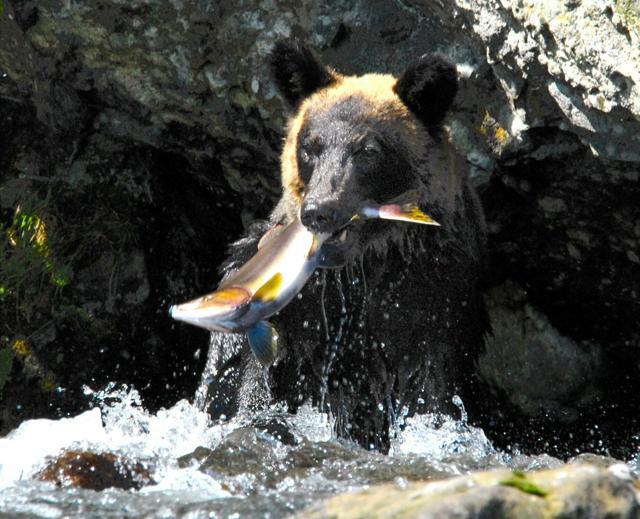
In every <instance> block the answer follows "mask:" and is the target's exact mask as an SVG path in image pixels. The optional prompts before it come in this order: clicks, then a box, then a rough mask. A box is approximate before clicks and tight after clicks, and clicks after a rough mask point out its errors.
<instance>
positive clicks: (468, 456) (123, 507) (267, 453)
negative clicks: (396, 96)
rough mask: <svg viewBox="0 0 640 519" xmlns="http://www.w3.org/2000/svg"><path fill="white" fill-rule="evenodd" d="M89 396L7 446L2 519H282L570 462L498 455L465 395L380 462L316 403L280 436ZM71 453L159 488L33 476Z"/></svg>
mask: <svg viewBox="0 0 640 519" xmlns="http://www.w3.org/2000/svg"><path fill="white" fill-rule="evenodd" d="M86 393H87V395H88V396H89V397H90V398H92V399H93V400H94V402H95V404H96V405H95V407H94V408H93V409H92V410H89V411H86V412H84V413H81V414H79V415H77V416H74V417H70V418H62V419H59V420H45V419H40V420H29V421H25V422H24V423H22V424H21V425H20V426H19V427H18V428H17V429H15V430H14V431H12V432H11V433H10V434H9V435H7V436H6V437H5V438H2V439H0V518H5V517H6V518H9V517H10V518H20V517H42V518H58V517H60V518H61V517H83V518H92V517H95V518H104V517H149V518H162V517H167V518H170V517H171V518H172V517H187V518H201V517H202V518H204V517H228V518H232V517H247V516H249V517H274V518H276V517H283V516H286V515H288V514H291V513H295V512H299V511H302V510H304V509H305V508H306V507H308V506H310V505H312V504H314V503H316V502H318V501H320V500H322V499H324V498H327V497H329V496H331V495H335V494H337V493H341V492H345V491H349V490H357V489H360V488H363V487H365V486H367V485H371V484H375V483H379V482H393V483H395V485H398V486H399V487H402V486H404V485H406V484H407V482H408V481H412V480H428V479H431V480H433V479H442V478H447V477H452V476H456V475H460V474H465V473H468V472H470V471H475V470H485V469H490V468H498V467H502V468H504V467H509V468H512V469H521V470H532V469H537V468H550V467H556V466H559V465H562V462H561V461H560V460H558V459H556V458H553V457H551V456H547V455H538V456H526V455H522V454H518V453H506V452H500V451H497V450H496V449H495V448H493V446H492V445H491V443H490V441H489V440H488V439H487V437H486V436H485V434H484V432H483V431H482V430H481V429H478V428H475V427H472V426H470V425H468V424H467V423H466V417H465V412H464V406H463V403H462V402H461V401H460V400H459V399H457V398H455V401H454V403H456V405H457V406H458V407H459V409H460V416H459V418H458V419H452V418H449V417H444V416H437V415H423V416H416V417H412V418H407V419H406V420H405V422H404V428H402V429H400V428H399V429H398V430H397V432H396V436H395V438H394V439H393V442H392V448H391V452H390V453H389V455H381V454H379V453H376V452H371V451H367V450H364V449H362V448H361V447H358V446H357V445H355V444H351V443H348V442H345V441H341V440H340V441H339V440H337V439H336V438H335V437H334V435H333V434H332V427H331V418H330V417H328V416H327V415H325V414H322V413H319V412H318V411H317V410H316V409H314V408H312V407H311V406H310V405H305V406H303V407H302V408H301V409H300V410H299V411H298V413H297V414H296V415H291V414H289V413H287V411H286V409H283V408H278V407H274V408H271V409H269V410H268V411H267V412H266V413H265V416H264V417H263V418H264V420H263V421H264V422H265V423H268V422H270V423H276V424H280V425H281V428H280V429H278V428H277V427H276V428H275V429H274V428H271V429H270V431H271V433H268V432H265V431H264V430H260V429H259V428H255V427H252V426H250V425H248V423H249V419H248V418H245V417H242V416H239V417H236V418H234V419H232V420H230V421H226V422H223V423H221V422H212V421H211V420H210V419H209V417H208V416H207V414H206V413H205V412H203V411H202V410H201V409H199V408H198V407H196V406H195V405H194V404H192V403H190V402H188V401H186V400H182V401H180V402H178V403H176V404H175V405H174V406H173V407H171V408H170V409H163V410H160V411H159V412H158V413H156V414H151V413H149V412H148V411H146V410H145V409H144V407H143V406H142V405H141V401H140V397H139V395H138V393H137V391H136V390H135V389H133V388H127V387H115V386H113V385H111V386H109V387H107V388H106V389H104V390H102V391H93V390H91V389H90V388H86ZM252 418H253V419H254V420H255V417H252ZM252 423H256V422H255V421H253V422H252ZM278 430H280V431H282V434H279V433H278ZM70 449H73V450H90V451H93V452H111V453H117V454H119V455H122V456H123V457H124V458H126V459H129V460H132V461H135V462H140V463H142V464H143V465H144V466H145V467H146V468H147V469H148V470H149V473H150V476H151V479H152V484H149V485H147V486H144V487H143V488H141V489H139V490H122V489H117V488H108V489H106V490H102V491H99V492H98V491H94V490H87V489H82V488H75V487H72V486H65V485H64V484H63V485H62V486H61V487H57V486H55V485H54V484H53V483H51V482H44V481H38V480H34V479H33V478H34V475H36V474H37V473H38V472H39V471H41V470H42V468H43V466H44V465H45V464H46V463H47V460H50V459H51V457H55V456H56V455H59V454H60V452H62V451H63V450H70ZM628 465H629V468H630V469H631V471H633V472H635V473H637V472H638V469H639V468H640V467H639V463H638V460H635V461H633V462H630V463H629V464H628Z"/></svg>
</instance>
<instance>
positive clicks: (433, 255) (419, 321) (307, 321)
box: [209, 40, 488, 451]
mask: <svg viewBox="0 0 640 519" xmlns="http://www.w3.org/2000/svg"><path fill="white" fill-rule="evenodd" d="M271 68H272V71H273V75H274V78H275V81H276V84H277V85H278V88H279V90H280V93H281V95H282V97H283V98H284V100H285V101H286V102H287V103H288V106H289V107H290V109H291V110H292V116H291V119H290V121H289V125H288V130H287V135H286V139H285V143H284V149H283V152H282V161H281V163H282V182H283V195H282V198H281V200H280V202H279V203H278V204H277V206H276V207H275V209H274V210H273V212H272V214H271V215H270V218H269V219H268V221H266V222H257V223H256V224H254V226H253V227H252V228H251V229H250V230H249V232H248V233H247V235H246V236H245V237H244V238H242V239H241V240H239V241H238V242H237V243H235V244H234V245H232V247H231V251H230V256H229V261H228V262H227V263H226V264H225V266H224V268H223V271H224V272H225V273H228V272H230V271H232V270H234V269H236V268H238V267H239V266H240V265H242V264H243V263H244V262H245V261H246V260H248V259H249V258H250V257H251V256H252V255H253V254H255V252H256V251H257V242H258V241H259V239H260V237H261V236H262V235H263V234H264V232H266V231H267V230H268V229H269V228H270V227H272V226H273V225H276V224H279V223H285V224H286V223H288V222H290V221H291V220H292V219H293V218H298V217H299V218H301V219H302V221H303V223H304V224H305V225H306V226H307V227H308V228H310V229H312V230H314V231H318V232H329V233H333V232H335V233H336V237H335V238H334V239H333V242H334V244H335V245H336V247H337V250H338V251H339V255H338V256H339V259H340V261H339V264H342V265H343V266H342V267H341V268H335V269H322V270H319V271H317V272H316V273H315V274H314V275H313V276H312V278H311V279H310V280H309V282H308V283H307V285H306V286H305V287H304V289H303V290H302V291H301V293H300V294H299V296H298V297H297V298H295V299H294V300H293V301H292V302H291V303H290V304H289V305H288V306H287V307H286V308H285V309H283V310H282V311H281V312H280V313H279V314H278V315H276V316H274V317H273V318H272V319H271V322H272V323H273V324H274V325H275V326H276V327H277V329H278V331H279V334H280V338H281V350H280V352H279V354H278V360H277V361H276V363H275V365H273V366H272V367H271V368H269V369H268V372H265V370H263V369H262V368H261V367H260V366H259V364H258V363H257V361H256V360H255V359H254V358H253V357H252V355H251V352H250V350H249V348H248V345H247V344H246V338H245V336H244V334H221V333H214V334H213V336H212V345H211V351H210V358H209V367H210V368H211V367H213V368H215V369H214V371H213V373H214V375H213V377H212V381H211V384H210V386H209V399H210V402H211V407H210V412H211V413H212V414H213V415H220V414H225V415H227V416H229V415H230V414H234V413H237V412H240V411H243V412H244V411H250V412H255V411H256V410H259V409H260V408H261V407H263V406H267V405H269V404H270V403H274V402H285V403H286V404H287V406H288V409H289V410H290V411H293V412H295V410H296V408H297V407H298V406H300V405H301V404H302V403H304V402H306V401H310V402H312V403H313V404H315V405H318V406H321V407H322V408H323V409H324V410H329V411H330V412H331V415H332V416H333V417H334V418H335V420H336V431H337V433H338V434H339V435H340V436H341V437H346V438H351V439H353V440H355V441H357V442H358V443H360V444H361V445H363V446H365V447H374V448H378V449H380V450H383V451H384V450H386V449H388V446H389V433H390V431H391V430H392V429H393V427H394V426H395V425H396V421H397V420H398V419H399V418H400V417H401V416H403V415H405V414H407V413H409V414H411V413H416V412H429V411H435V410H439V411H444V412H453V411H456V412H457V410H455V408H454V407H453V406H452V398H453V396H454V395H459V396H460V397H462V399H463V402H464V403H465V405H466V407H467V410H468V411H469V413H470V415H471V417H472V418H473V413H474V409H475V404H476V403H478V404H479V403H480V402H479V400H480V396H479V394H478V385H477V384H478V381H477V375H476V360H477V358H478V355H479V354H480V352H481V351H482V350H483V347H484V346H483V344H484V341H483V338H484V334H485V333H486V332H487V331H488V322H487V319H486V313H485V309H484V305H483V302H482V297H481V287H480V283H481V278H482V274H483V269H484V262H485V247H486V245H485V229H484V219H483V215H482V210H481V208H480V205H479V202H478V200H477V198H476V195H475V193H474V191H473V189H472V188H471V186H470V184H469V180H468V172H467V167H466V164H465V162H464V160H463V159H461V158H460V157H459V156H458V155H457V154H456V152H455V150H454V149H453V147H452V145H451V144H450V142H449V139H448V136H447V132H446V129H445V128H444V127H443V120H444V118H445V116H446V113H447V111H448V110H449V108H450V107H451V104H452V102H453V99H454V97H455V94H456V91H457V74H456V70H455V66H454V65H453V64H452V63H451V62H450V61H449V60H448V59H447V58H445V57H444V56H442V55H439V54H426V55H424V56H422V57H420V58H419V59H418V60H417V61H416V62H415V63H413V64H412V65H410V66H409V67H408V68H407V69H406V71H405V72H404V73H403V74H402V75H401V76H400V77H399V78H394V77H393V76H391V75H388V74H367V75H364V76H359V77H355V76H343V75H341V74H339V73H338V72H336V71H335V70H332V69H330V68H328V67H325V66H324V65H322V64H321V63H320V62H319V61H318V60H317V59H316V58H315V56H314V55H313V54H312V53H311V52H310V51H309V50H308V49H306V48H305V47H304V46H303V45H301V44H300V43H299V42H298V41H295V40H294V41H285V42H281V43H278V44H277V45H276V46H275V48H274V50H273V51H272V54H271ZM408 192H409V193H415V194H416V196H417V197H418V199H419V204H420V206H421V208H422V209H423V210H424V211H425V212H426V213H427V214H428V215H429V216H431V217H432V218H434V219H435V220H436V221H438V222H439V223H440V225H441V226H440V227H433V226H422V225H416V224H409V223H398V222H386V221H380V220H375V221H366V222H356V223H354V224H351V225H349V226H347V227H346V228H347V235H346V236H345V235H342V234H341V233H342V228H344V224H345V223H346V222H347V221H348V219H349V218H350V217H351V216H352V215H353V214H354V213H355V212H357V208H358V207H359V206H360V205H362V203H363V202H365V201H370V200H373V201H376V202H378V203H386V202H388V201H390V200H392V199H394V198H395V197H398V196H400V197H402V196H403V194H406V193H408Z"/></svg>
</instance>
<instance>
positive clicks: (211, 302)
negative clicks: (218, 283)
mask: <svg viewBox="0 0 640 519" xmlns="http://www.w3.org/2000/svg"><path fill="white" fill-rule="evenodd" d="M250 303H251V293H250V292H249V291H248V290H246V289H245V288H242V287H239V286H233V287H227V288H224V289H221V290H217V291H215V292H212V293H211V294H207V295H204V296H202V297H198V298H196V299H193V300H191V301H187V302H186V303H182V304H179V305H173V306H171V308H170V309H169V314H170V315H171V317H172V318H173V319H176V320H177V321H183V322H185V323H189V324H192V325H194V326H198V327H200V328H205V329H207V330H210V331H221V332H237V331H241V330H239V329H237V327H236V325H235V324H234V323H235V321H236V320H237V319H239V318H240V317H242V316H243V315H244V314H245V313H246V312H247V311H248V309H249V304H250Z"/></svg>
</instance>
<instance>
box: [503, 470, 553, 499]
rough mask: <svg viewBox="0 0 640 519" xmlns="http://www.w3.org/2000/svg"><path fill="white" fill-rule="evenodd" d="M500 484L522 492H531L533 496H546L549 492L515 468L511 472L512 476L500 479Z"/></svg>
mask: <svg viewBox="0 0 640 519" xmlns="http://www.w3.org/2000/svg"><path fill="white" fill-rule="evenodd" d="M500 484H501V485H503V486H506V487H513V488H517V489H518V490H520V491H521V492H524V493H526V494H531V495H532V496H539V497H545V496H546V495H547V494H548V492H547V491H546V490H543V489H541V488H540V487H539V486H538V485H536V484H535V483H533V482H531V481H529V480H528V479H527V475H526V474H525V473H524V472H522V471H519V470H514V471H513V472H512V473H511V477H510V478H507V479H503V480H502V481H500Z"/></svg>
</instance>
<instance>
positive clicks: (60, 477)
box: [34, 450, 154, 491]
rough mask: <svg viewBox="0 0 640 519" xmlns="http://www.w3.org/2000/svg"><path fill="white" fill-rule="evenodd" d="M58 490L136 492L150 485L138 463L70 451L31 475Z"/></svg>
mask: <svg viewBox="0 0 640 519" xmlns="http://www.w3.org/2000/svg"><path fill="white" fill-rule="evenodd" d="M34 478H35V479H39V480H40V481H50V482H52V483H54V484H55V485H56V486H59V487H66V486H73V487H79V488H87V489H90V490H98V491H99V490H104V489H106V488H122V489H125V490H129V489H135V490H139V489H141V488H142V487H145V486H147V485H152V484H153V483H154V481H153V479H152V478H151V474H150V472H149V469H148V468H147V467H146V466H145V465H144V464H142V463H140V462H138V461H133V460H130V459H127V458H126V457H125V456H121V455H118V454H114V453H112V452H91V451H76V450H70V451H66V452H64V453H62V454H61V455H60V456H58V457H57V458H55V459H53V460H50V461H49V462H48V464H47V465H46V466H45V467H44V468H43V469H42V470H41V471H40V472H38V473H37V474H36V475H35V476H34Z"/></svg>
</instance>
